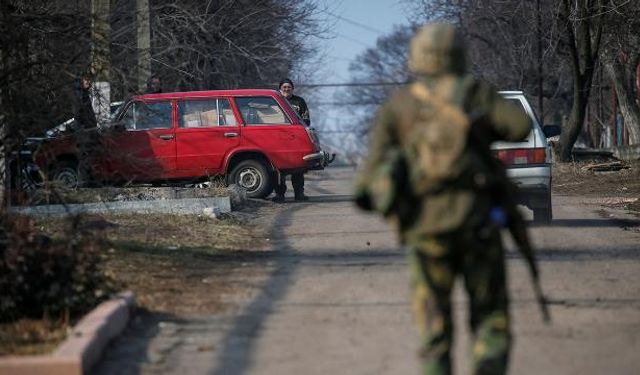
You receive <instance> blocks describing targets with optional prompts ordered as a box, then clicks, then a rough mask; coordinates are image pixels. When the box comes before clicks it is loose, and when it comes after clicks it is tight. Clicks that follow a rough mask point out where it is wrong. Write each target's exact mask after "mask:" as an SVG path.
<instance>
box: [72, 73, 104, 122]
mask: <svg viewBox="0 0 640 375" xmlns="http://www.w3.org/2000/svg"><path fill="white" fill-rule="evenodd" d="M74 94H75V98H74V103H73V115H74V118H75V123H76V129H77V130H81V129H91V128H95V127H96V126H97V124H98V122H97V121H96V114H95V112H94V111H93V104H92V98H91V78H90V77H89V75H88V74H83V75H82V76H81V77H80V78H79V79H78V82H77V84H76V87H75V93H74Z"/></svg>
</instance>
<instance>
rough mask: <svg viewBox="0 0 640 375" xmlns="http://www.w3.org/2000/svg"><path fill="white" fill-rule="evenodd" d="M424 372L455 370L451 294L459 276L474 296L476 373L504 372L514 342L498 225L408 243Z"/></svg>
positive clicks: (471, 301)
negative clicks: (452, 359) (452, 358)
mask: <svg viewBox="0 0 640 375" xmlns="http://www.w3.org/2000/svg"><path fill="white" fill-rule="evenodd" d="M405 245H406V247H407V250H408V256H409V264H410V267H411V283H412V291H413V299H414V301H413V307H414V314H415V318H416V320H417V323H418V326H419V329H420V333H421V336H422V340H423V341H422V348H421V350H420V356H421V359H422V361H423V370H424V374H450V373H451V372H452V366H451V354H450V351H451V347H452V340H453V328H454V327H453V320H452V315H451V293H452V288H453V285H454V281H455V279H456V278H457V276H461V277H462V279H463V280H464V286H465V289H466V291H467V294H468V296H469V309H470V326H471V331H472V333H473V340H474V342H473V357H474V374H504V373H505V372H506V370H507V364H508V358H509V349H510V344H511V334H510V322H509V311H508V307H509V306H508V305H509V300H508V296H507V290H506V275H505V261H504V250H503V247H502V242H501V239H500V233H499V231H498V229H495V228H484V229H482V230H471V229H470V230H460V231H455V232H453V233H447V234H439V235H435V236H429V237H426V238H423V239H421V240H420V241H415V242H413V243H407V244H405Z"/></svg>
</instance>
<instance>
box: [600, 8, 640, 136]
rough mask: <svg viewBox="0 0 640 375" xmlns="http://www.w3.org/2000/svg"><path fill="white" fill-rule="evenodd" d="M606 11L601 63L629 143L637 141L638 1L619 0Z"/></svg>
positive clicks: (639, 132)
mask: <svg viewBox="0 0 640 375" xmlns="http://www.w3.org/2000/svg"><path fill="white" fill-rule="evenodd" d="M620 3H621V5H620V6H616V4H615V2H612V7H611V8H609V9H608V11H607V21H606V26H605V32H604V41H605V42H604V47H603V51H602V52H603V53H602V54H601V55H602V64H603V66H604V70H605V71H606V73H607V76H608V77H609V79H610V80H611V81H612V82H613V85H614V89H615V92H616V96H617V99H618V103H619V106H620V113H621V114H622V117H623V119H624V123H625V126H626V128H627V129H628V132H629V143H630V144H638V143H640V107H639V106H638V99H639V98H640V97H639V96H638V87H637V85H638V82H640V81H638V79H639V77H638V67H639V66H640V35H638V32H637V30H638V28H640V21H639V19H640V4H638V3H637V2H620Z"/></svg>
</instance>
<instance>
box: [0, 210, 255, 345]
mask: <svg viewBox="0 0 640 375" xmlns="http://www.w3.org/2000/svg"><path fill="white" fill-rule="evenodd" d="M67 225H69V220H68V219H64V218H46V219H45V218H42V219H39V220H38V222H37V226H38V228H39V229H40V230H41V231H42V232H44V233H45V234H47V235H49V236H51V237H53V238H57V237H60V236H61V235H62V233H64V230H65V228H66V226H67ZM80 230H83V231H97V232H102V234H103V235H104V237H105V238H106V240H107V245H108V246H107V247H106V248H107V249H108V250H107V251H106V252H105V254H104V265H105V269H106V272H107V273H108V274H109V275H110V276H111V277H112V278H113V279H114V280H115V282H116V284H117V285H118V286H119V287H120V289H121V290H132V291H133V292H134V293H135V295H136V299H137V302H138V305H139V306H141V307H142V308H144V309H147V310H151V311H158V312H163V313H167V314H176V315H193V314H198V315H200V314H210V313H216V312H221V311H224V310H225V309H226V308H229V307H231V305H229V303H227V302H225V301H226V298H227V296H229V295H232V294H233V293H234V292H235V291H236V290H237V289H238V288H239V285H242V283H246V282H247V280H249V279H251V278H252V277H258V276H257V274H259V273H260V272H259V270H258V271H256V270H255V269H253V270H249V269H247V268H246V267H244V266H245V264H243V259H245V258H246V257H248V256H252V255H251V254H254V252H257V253H263V249H264V248H265V246H264V240H263V238H264V235H263V233H261V231H260V229H259V228H257V227H256V226H254V225H252V224H250V223H248V222H247V221H246V220H244V219H238V218H237V217H235V216H232V215H228V216H226V217H224V218H222V219H211V218H208V217H204V216H196V215H107V216H102V217H101V216H86V217H84V219H83V222H82V225H81V229H80ZM67 330H68V327H66V326H64V325H61V324H57V325H56V324H53V323H50V322H47V321H45V320H43V321H20V322H17V323H12V324H5V325H0V355H6V354H21V355H23V354H33V353H45V352H48V351H50V350H52V349H53V348H55V346H56V345H58V344H59V343H60V342H61V341H62V340H63V339H64V336H65V335H66V332H67Z"/></svg>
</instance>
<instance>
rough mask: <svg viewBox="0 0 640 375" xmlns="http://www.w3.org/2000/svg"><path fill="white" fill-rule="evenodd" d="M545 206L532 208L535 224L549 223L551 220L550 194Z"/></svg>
mask: <svg viewBox="0 0 640 375" xmlns="http://www.w3.org/2000/svg"><path fill="white" fill-rule="evenodd" d="M546 203H547V204H546V205H545V206H542V207H533V221H534V222H537V223H549V222H551V219H552V218H553V206H552V205H551V192H549V194H548V198H547V200H546Z"/></svg>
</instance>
